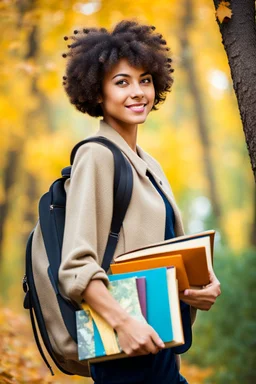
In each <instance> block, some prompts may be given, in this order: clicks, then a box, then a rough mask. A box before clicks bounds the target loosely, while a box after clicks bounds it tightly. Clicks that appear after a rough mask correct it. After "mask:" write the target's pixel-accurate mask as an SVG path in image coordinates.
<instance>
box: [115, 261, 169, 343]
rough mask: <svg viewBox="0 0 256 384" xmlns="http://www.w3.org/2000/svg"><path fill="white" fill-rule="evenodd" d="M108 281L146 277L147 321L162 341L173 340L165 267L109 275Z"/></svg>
mask: <svg viewBox="0 0 256 384" xmlns="http://www.w3.org/2000/svg"><path fill="white" fill-rule="evenodd" d="M108 277H109V280H110V281H115V280H120V279H125V278H129V277H146V281H147V285H146V292H147V299H146V301H147V321H148V323H149V324H150V325H151V326H152V327H153V328H154V330H155V331H156V332H157V333H158V334H159V336H160V337H161V339H162V340H163V341H164V342H169V341H172V340H173V331H172V321H171V314H170V304H169V295H168V283H167V268H155V269H147V270H144V271H135V272H128V273H120V274H116V275H109V276H108Z"/></svg>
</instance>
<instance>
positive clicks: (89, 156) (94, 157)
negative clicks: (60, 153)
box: [73, 142, 113, 168]
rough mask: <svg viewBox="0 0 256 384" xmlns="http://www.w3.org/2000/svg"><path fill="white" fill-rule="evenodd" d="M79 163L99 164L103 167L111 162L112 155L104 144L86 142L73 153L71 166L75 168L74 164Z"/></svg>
mask: <svg viewBox="0 0 256 384" xmlns="http://www.w3.org/2000/svg"><path fill="white" fill-rule="evenodd" d="M81 163H82V164H84V165H85V164H90V165H92V164H94V165H95V166H97V165H99V166H102V167H103V168H105V167H107V166H109V165H111V164H112V163H113V155H112V153H111V151H110V150H109V149H108V148H107V147H105V146H104V145H101V144H99V143H95V142H87V143H85V144H82V145H81V146H80V147H79V148H78V150H77V152H76V154H75V159H74V164H73V168H76V166H77V165H78V164H81Z"/></svg>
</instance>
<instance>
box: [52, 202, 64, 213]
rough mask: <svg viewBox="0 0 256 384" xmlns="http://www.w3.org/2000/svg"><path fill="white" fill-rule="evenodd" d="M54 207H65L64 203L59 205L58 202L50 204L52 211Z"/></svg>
mask: <svg viewBox="0 0 256 384" xmlns="http://www.w3.org/2000/svg"><path fill="white" fill-rule="evenodd" d="M54 208H64V206H63V205H57V204H51V205H50V211H52V210H53V209H54Z"/></svg>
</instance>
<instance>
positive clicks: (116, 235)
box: [109, 231, 119, 240]
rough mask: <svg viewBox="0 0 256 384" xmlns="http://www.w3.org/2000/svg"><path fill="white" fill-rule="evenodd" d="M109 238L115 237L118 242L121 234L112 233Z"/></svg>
mask: <svg viewBox="0 0 256 384" xmlns="http://www.w3.org/2000/svg"><path fill="white" fill-rule="evenodd" d="M109 236H111V237H114V238H115V239H117V240H118V239H119V233H115V232H112V231H110V233H109Z"/></svg>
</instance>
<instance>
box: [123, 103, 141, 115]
mask: <svg viewBox="0 0 256 384" xmlns="http://www.w3.org/2000/svg"><path fill="white" fill-rule="evenodd" d="M126 108H128V109H130V110H131V111H133V112H137V113H141V112H144V110H145V104H143V105H130V106H129V107H126Z"/></svg>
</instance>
